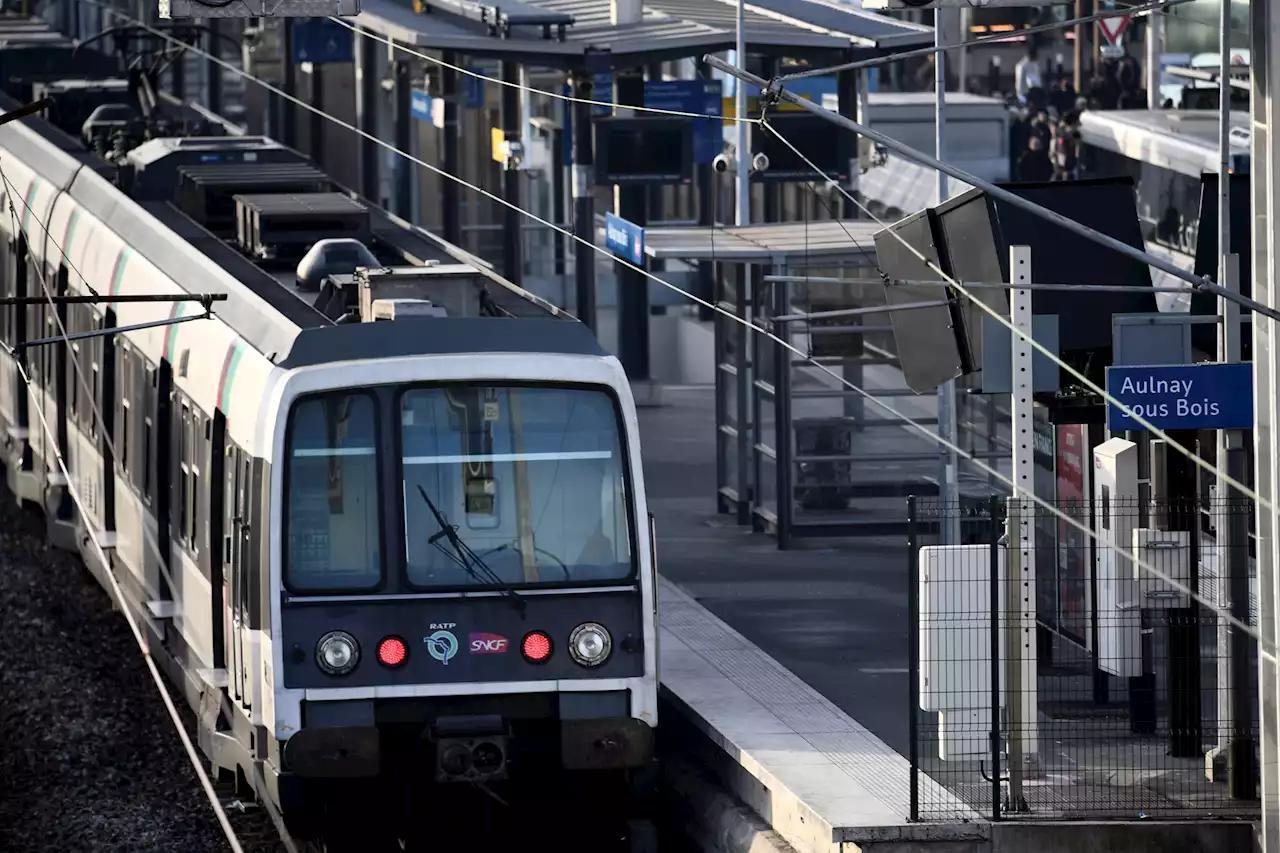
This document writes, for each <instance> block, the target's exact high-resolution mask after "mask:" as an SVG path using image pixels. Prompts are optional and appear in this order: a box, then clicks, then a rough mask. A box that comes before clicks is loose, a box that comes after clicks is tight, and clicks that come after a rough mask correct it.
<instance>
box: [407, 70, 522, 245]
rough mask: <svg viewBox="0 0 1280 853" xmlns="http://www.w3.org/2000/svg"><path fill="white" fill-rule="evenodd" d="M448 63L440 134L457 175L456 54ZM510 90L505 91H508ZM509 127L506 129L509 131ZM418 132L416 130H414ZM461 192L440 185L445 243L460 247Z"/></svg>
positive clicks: (451, 169) (442, 78)
mask: <svg viewBox="0 0 1280 853" xmlns="http://www.w3.org/2000/svg"><path fill="white" fill-rule="evenodd" d="M444 61H445V62H446V63H448V64H447V65H444V66H442V67H441V68H440V90H441V94H443V95H444V127H443V128H441V130H440V136H441V140H440V148H441V156H442V157H443V158H444V169H445V171H446V172H448V173H450V174H452V175H456V174H458V167H459V164H460V163H461V160H462V156H461V151H460V149H461V140H460V137H459V134H458V126H459V121H458V97H459V93H458V72H457V71H454V70H453V69H452V68H450V67H449V65H457V64H458V55H457V54H456V53H448V52H446V53H445V54H444ZM506 88H507V87H505V86H504V87H503V89H504V90H505V89H506ZM507 126H508V125H505V124H504V125H503V127H507ZM414 131H415V132H417V128H414ZM461 191H462V188H461V187H459V186H458V185H457V184H456V183H455V182H453V181H441V182H440V204H441V207H442V208H443V209H442V211H441V224H442V225H443V226H444V239H446V240H448V241H449V242H450V243H453V244H454V245H455V246H461V245H463V243H462V195H461Z"/></svg>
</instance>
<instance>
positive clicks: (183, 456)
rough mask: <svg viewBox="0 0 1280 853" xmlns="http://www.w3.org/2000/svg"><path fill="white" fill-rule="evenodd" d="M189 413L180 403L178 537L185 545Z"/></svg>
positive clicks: (184, 404) (184, 405) (185, 405)
mask: <svg viewBox="0 0 1280 853" xmlns="http://www.w3.org/2000/svg"><path fill="white" fill-rule="evenodd" d="M190 418H191V414H190V412H189V411H188V410H187V404H186V403H185V402H184V403H183V404H182V414H181V416H180V418H179V420H178V501H177V503H178V538H179V539H180V540H181V541H182V543H183V544H184V545H185V544H186V542H187V524H188V519H187V477H188V473H189V469H188V468H187V453H188V452H189V451H188V450H187V421H188V420H190Z"/></svg>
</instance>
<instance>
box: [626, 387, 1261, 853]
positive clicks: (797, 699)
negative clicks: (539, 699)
mask: <svg viewBox="0 0 1280 853" xmlns="http://www.w3.org/2000/svg"><path fill="white" fill-rule="evenodd" d="M866 384H867V386H868V387H873V386H874V385H875V384H876V383H875V382H874V381H873V380H872V379H871V378H870V377H868V382H867V383H866ZM663 397H664V405H663V406H661V407H656V408H646V409H642V410H640V412H639V421H640V431H641V442H642V448H641V449H642V452H643V456H644V460H645V462H644V467H645V470H644V474H645V487H646V492H647V495H648V504H649V509H650V511H651V512H653V513H654V516H655V520H656V526H657V556H658V568H659V573H660V575H661V581H660V589H659V600H660V603H661V608H662V609H661V616H660V651H659V654H660V672H659V674H660V677H661V679H662V688H663V689H662V696H663V699H664V708H663V710H662V714H663V715H664V716H663V720H662V728H663V731H664V739H668V738H667V737H666V736H669V737H670V739H675V740H677V741H678V747H677V748H678V749H685V748H686V747H687V748H689V749H690V750H691V751H696V753H697V754H696V756H695V755H691V756H690V757H691V758H696V760H697V762H698V763H699V764H700V765H701V766H703V767H705V768H708V769H709V770H710V771H711V772H712V775H713V776H715V777H716V780H717V781H718V782H719V783H720V784H721V785H722V786H723V787H725V788H727V789H728V790H730V791H732V793H733V794H735V795H736V796H737V798H738V799H739V800H741V801H742V802H743V803H745V804H746V805H747V806H749V807H750V808H751V809H752V810H753V811H754V812H755V813H756V815H758V816H759V817H760V818H762V819H763V821H764V823H765V824H767V825H768V826H769V827H770V829H771V837H770V838H764V837H763V836H761V835H759V834H758V833H753V832H752V831H750V830H746V831H735V830H731V829H728V828H724V829H722V830H721V833H722V837H724V838H729V839H730V840H731V842H732V843H726V844H723V845H721V846H720V847H719V848H717V849H720V850H723V851H726V853H790V851H795V853H854V851H861V853H930V851H937V853H1014V851H1017V853H1026V851H1028V850H1035V851H1037V853H1081V851H1098V850H1126V851H1128V850H1161V851H1165V852H1166V853H1172V851H1177V853H1182V852H1183V851H1187V852H1188V853H1190V851H1197V853H1208V851H1213V853H1218V851H1222V853H1235V851H1238V850H1246V849H1249V847H1250V845H1251V844H1252V840H1251V839H1252V828H1251V826H1250V823H1249V821H1248V820H1240V819H1239V817H1238V816H1237V817H1236V819H1235V820H1230V819H1229V818H1230V816H1228V815H1219V816H1217V817H1218V818H1219V819H1218V820H1216V821H1214V820H1210V821H1206V820H1204V819H1203V818H1201V819H1199V820H1197V819H1196V818H1195V817H1193V816H1191V815H1188V816H1187V817H1186V818H1182V819H1176V818H1175V819H1172V820H1163V821H1150V820H1146V819H1144V818H1145V815H1143V814H1142V813H1141V811H1140V810H1136V809H1135V810H1134V811H1133V813H1132V817H1131V818H1125V817H1121V816H1117V817H1115V818H1111V819H1107V820H1090V819H1082V818H1080V817H1076V818H1074V819H1069V820H1063V819H1061V818H1059V819H1054V818H1053V817H1052V816H1050V814H1046V815H1045V817H1044V818H1042V819H1037V820H1031V821H1021V820H1020V821H1002V822H996V823H991V822H989V821H988V820H987V819H986V818H985V817H984V816H983V815H981V814H979V813H977V812H976V811H974V810H973V809H971V808H970V807H968V806H967V805H966V804H965V803H964V802H962V801H961V800H960V799H959V798H958V797H957V796H955V794H953V793H952V792H951V790H950V788H949V786H947V787H944V786H943V785H941V784H939V783H937V782H935V781H934V780H932V779H931V778H930V777H929V776H928V775H926V773H925V772H924V771H923V770H922V772H921V773H920V775H919V795H920V800H921V802H925V803H929V804H930V806H931V809H933V810H934V813H936V814H942V813H945V814H948V815H951V816H952V817H950V818H948V820H947V821H946V822H932V823H923V822H918V823H912V822H910V821H909V820H908V815H909V814H910V790H911V788H910V766H909V763H908V761H907V758H906V756H907V755H908V754H909V752H910V743H909V728H908V725H909V722H908V711H907V709H908V707H909V696H908V692H909V687H908V683H909V659H908V657H909V634H908V631H909V618H908V616H909V614H908V579H909V578H910V576H911V575H910V572H909V568H908V564H907V560H908V549H907V543H906V542H905V541H900V540H896V539H892V538H883V539H874V538H855V539H833V540H825V541H823V540H810V541H809V542H807V543H806V546H805V547H804V548H803V549H795V550H788V551H779V550H778V548H777V543H776V540H774V539H773V538H772V537H771V536H768V535H766V534H762V533H754V532H752V531H751V529H750V528H748V527H743V526H739V525H738V524H736V522H735V520H734V519H733V518H731V517H730V516H727V515H720V514H718V513H717V512H716V501H715V447H714V392H713V390H712V389H711V388H710V387H677V388H673V387H668V388H666V389H664V393H663ZM911 402H912V403H915V404H917V405H918V404H919V402H920V401H911ZM903 438H904V440H905V441H918V440H919V439H917V438H915V437H913V436H911V435H909V434H906V433H905V431H904V436H903ZM886 467H887V466H886ZM886 473H888V472H886ZM1135 766H1137V765H1135ZM1107 791H1108V792H1109V795H1111V796H1119V795H1120V794H1121V793H1123V792H1122V791H1118V790H1116V789H1114V788H1109V789H1107ZM1224 818H1227V819H1228V820H1223V819H1224ZM772 836H776V838H777V841H778V842H780V843H775V841H774V840H772Z"/></svg>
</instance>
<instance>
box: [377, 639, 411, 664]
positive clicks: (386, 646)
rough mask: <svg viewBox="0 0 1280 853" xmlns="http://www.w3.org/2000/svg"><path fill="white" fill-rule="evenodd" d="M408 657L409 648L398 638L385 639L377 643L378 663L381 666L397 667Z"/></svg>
mask: <svg viewBox="0 0 1280 853" xmlns="http://www.w3.org/2000/svg"><path fill="white" fill-rule="evenodd" d="M408 656H409V648H408V647H407V646H406V645H405V644H404V640H402V639H400V638H399V637H387V638H386V639H385V640H383V641H382V642H381V643H378V662H379V663H381V664H382V665H383V666H399V665H400V664H402V663H404V659H405V658H406V657H408Z"/></svg>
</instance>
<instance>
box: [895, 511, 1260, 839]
mask: <svg viewBox="0 0 1280 853" xmlns="http://www.w3.org/2000/svg"><path fill="white" fill-rule="evenodd" d="M1056 508H1057V509H1058V510H1060V511H1061V512H1062V514H1063V515H1065V516H1067V518H1070V519H1074V520H1075V521H1077V522H1079V523H1080V524H1081V525H1082V526H1084V527H1085V528H1088V529H1091V530H1094V531H1096V533H1097V536H1098V539H1094V538H1093V537H1091V536H1089V535H1088V534H1086V533H1084V532H1083V531H1082V530H1080V529H1078V528H1077V527H1075V526H1074V525H1073V524H1071V523H1070V522H1069V521H1066V520H1064V519H1063V518H1062V517H1060V516H1059V515H1058V514H1057V513H1055V512H1050V511H1049V510H1047V509H1045V508H1044V507H1041V506H1038V505H1036V504H1033V503H1032V502H1030V501H1025V500H1021V501H1015V500H1011V499H1004V498H990V499H982V500H975V501H966V502H962V503H961V504H960V505H955V504H946V503H944V502H941V501H939V500H937V499H921V498H912V499H910V500H909V501H908V514H909V518H910V520H911V523H910V529H911V531H912V534H911V544H912V547H911V557H910V561H911V572H912V583H911V601H910V618H911V620H912V631H911V636H912V646H913V648H912V654H911V660H912V664H913V665H912V668H911V694H912V695H911V709H912V712H913V713H912V716H911V755H910V756H909V757H910V760H911V768H912V802H911V811H912V814H911V817H912V819H914V820H923V821H937V820H943V821H955V820H965V819H973V818H975V817H981V818H986V819H993V820H1009V819H1019V818H1034V819H1046V818H1052V819H1073V818H1079V819H1088V818H1093V819H1097V818H1127V819H1141V818H1186V817H1197V818H1202V817H1210V816H1217V817H1223V818H1236V817H1253V816H1256V815H1257V813H1258V800H1257V784H1258V777H1257V766H1258V764H1257V761H1258V753H1257V743H1258V736H1257V726H1256V722H1255V721H1256V712H1255V711H1254V709H1256V707H1257V701H1258V698H1257V697H1258V693H1257V682H1256V675H1255V674H1256V672H1257V644H1256V643H1253V642H1248V643H1244V642H1240V641H1239V640H1238V639H1237V638H1235V637H1234V636H1233V634H1234V633H1235V632H1236V629H1235V628H1234V627H1232V626H1231V625H1230V624H1229V621H1228V620H1226V619H1223V618H1220V617H1219V616H1218V614H1217V613H1216V610H1215V608H1217V607H1226V608H1230V612H1231V613H1232V614H1233V615H1235V616H1237V617H1238V618H1239V619H1240V620H1241V621H1242V622H1244V621H1248V622H1250V623H1251V624H1256V616H1255V615H1254V614H1252V613H1251V607H1250V605H1249V601H1250V599H1251V596H1250V593H1249V585H1250V583H1251V580H1252V578H1251V576H1252V574H1253V573H1252V569H1251V560H1250V558H1249V555H1248V549H1249V545H1248V537H1247V525H1244V524H1240V523H1239V522H1241V521H1243V520H1245V519H1247V514H1248V513H1251V512H1252V507H1251V506H1250V505H1248V504H1239V505H1228V504H1221V503H1220V504H1215V505H1214V507H1213V508H1212V511H1211V512H1210V511H1207V510H1206V509H1205V508H1202V507H1201V506H1199V505H1197V504H1195V503H1178V504H1173V503H1163V504H1161V503H1152V502H1150V501H1143V502H1142V503H1139V502H1138V501H1136V500H1125V499H1117V498H1112V497H1110V496H1109V495H1108V496H1106V500H1103V501H1097V502H1095V501H1087V500H1074V501H1062V502H1059V503H1058V504H1057V506H1056ZM957 517H958V518H959V519H960V520H961V522H962V523H961V524H960V525H959V528H960V531H961V535H962V539H961V541H962V542H963V543H964V544H962V545H960V546H952V547H948V548H942V547H940V546H938V544H937V538H938V534H937V531H938V530H940V529H942V528H944V527H945V525H946V522H948V521H950V520H954V519H956V518H957ZM1227 529H1231V530H1236V531H1243V532H1244V533H1245V535H1244V536H1243V537H1241V538H1243V539H1244V542H1243V543H1242V544H1241V546H1240V549H1235V550H1229V549H1227V548H1226V547H1224V546H1220V545H1219V544H1218V542H1217V541H1216V539H1215V534H1216V533H1217V532H1218V531H1224V530H1227ZM1241 549H1242V550H1241ZM1135 558H1136V559H1135ZM1189 591H1195V592H1196V595H1195V596H1192V595H1189V594H1188V592H1189ZM993 614H995V615H996V616H997V618H995V619H993V618H992V615H993ZM1243 637H1244V638H1246V639H1248V635H1247V634H1244V635H1243ZM1233 642H1234V645H1233ZM993 649H994V650H995V654H994V655H993V654H992V650H993Z"/></svg>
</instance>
